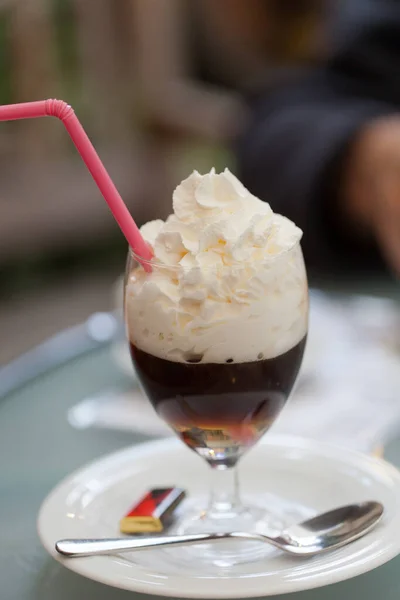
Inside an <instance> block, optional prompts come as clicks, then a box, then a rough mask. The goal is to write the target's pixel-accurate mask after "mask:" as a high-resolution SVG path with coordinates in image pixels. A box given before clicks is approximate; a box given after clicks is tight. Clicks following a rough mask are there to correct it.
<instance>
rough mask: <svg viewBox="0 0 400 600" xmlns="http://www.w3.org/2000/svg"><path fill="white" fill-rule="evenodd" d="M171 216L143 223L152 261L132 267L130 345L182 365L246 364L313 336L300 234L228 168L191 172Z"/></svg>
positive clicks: (128, 290) (127, 304)
mask: <svg viewBox="0 0 400 600" xmlns="http://www.w3.org/2000/svg"><path fill="white" fill-rule="evenodd" d="M173 209H174V213H173V214H172V215H170V216H169V217H168V218H167V220H166V221H161V220H157V221H151V222H149V223H146V224H145V225H143V227H142V228H141V232H142V235H143V237H144V238H145V239H146V241H147V242H148V243H149V244H150V245H151V246H152V248H153V252H154V263H155V266H154V267H153V270H152V272H151V273H147V272H146V271H145V270H144V269H143V268H142V267H141V266H140V265H135V267H134V268H133V270H132V271H131V272H130V274H129V276H128V282H127V287H126V298H125V313H126V321H127V328H128V333H129V336H130V340H131V342H132V343H133V344H134V345H136V346H137V347H138V348H140V349H141V350H144V351H145V352H148V353H150V354H153V355H155V356H158V357H160V358H165V359H167V360H171V361H178V362H207V363H209V362H217V363H221V362H225V361H229V362H231V361H232V360H233V361H235V362H248V361H253V360H261V359H267V358H273V357H276V356H279V355H280V354H282V353H284V352H286V351H287V350H290V348H292V347H293V346H295V345H296V344H297V343H298V342H299V341H300V340H301V339H302V338H303V337H304V335H305V334H306V331H307V318H308V294H307V278H306V273H305V268H304V262H303V257H302V253H301V249H300V245H299V244H298V242H299V241H300V239H301V236H302V232H301V230H300V229H299V228H298V227H296V225H295V224H294V223H292V221H290V220H289V219H286V218H285V217H283V216H281V215H278V214H275V213H274V212H273V211H272V209H271V207H270V206H269V204H267V203H266V202H262V201H261V200H259V199H258V198H256V197H255V196H253V195H252V194H251V193H250V192H249V191H248V190H247V189H246V188H245V187H244V186H243V185H242V183H241V182H240V181H239V180H238V179H237V178H236V177H235V176H234V175H232V173H230V172H229V171H228V169H225V171H224V172H223V173H220V174H217V173H215V170H214V169H212V170H211V171H210V173H208V174H206V175H200V174H199V173H198V172H197V171H194V172H193V173H192V175H190V176H189V177H188V178H187V179H185V180H184V181H183V182H182V183H181V184H180V185H179V186H178V187H177V188H176V190H175V192H174V194H173Z"/></svg>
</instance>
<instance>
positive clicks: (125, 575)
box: [38, 435, 400, 598]
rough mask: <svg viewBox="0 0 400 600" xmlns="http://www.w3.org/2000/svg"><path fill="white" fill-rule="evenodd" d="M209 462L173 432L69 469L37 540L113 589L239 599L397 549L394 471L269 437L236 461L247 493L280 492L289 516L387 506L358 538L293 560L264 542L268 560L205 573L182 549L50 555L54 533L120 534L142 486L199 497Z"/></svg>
mask: <svg viewBox="0 0 400 600" xmlns="http://www.w3.org/2000/svg"><path fill="white" fill-rule="evenodd" d="M208 468H209V467H207V465H205V464H203V462H202V461H201V459H199V458H198V457H196V456H195V455H194V454H193V453H191V452H190V451H188V450H187V449H185V448H184V446H183V445H182V443H181V442H179V441H178V440H175V439H167V440H162V441H157V442H150V443H147V444H143V445H141V446H134V447H132V448H128V449H126V450H123V451H120V452H117V453H116V454H112V455H110V456H108V457H105V458H103V459H101V460H99V461H97V462H95V463H93V464H90V465H88V466H87V467H85V468H83V469H82V470H81V471H79V472H78V473H76V474H74V475H72V476H70V477H69V478H68V479H66V480H65V481H64V482H62V483H61V484H60V485H59V486H58V487H57V488H56V489H55V490H54V491H53V492H52V493H51V494H50V495H49V496H48V498H47V499H46V500H45V502H44V504H43V506H42V508H41V510H40V514H39V519H38V531H39V535H40V538H41V540H42V542H43V544H44V546H45V548H46V549H47V551H48V552H49V553H50V554H51V555H52V556H53V557H54V558H56V559H57V560H59V561H60V562H62V563H63V564H64V565H65V566H66V567H68V568H69V569H71V570H73V571H76V572H77V573H80V574H81V575H84V576H86V577H89V578H91V579H94V580H96V581H100V582H103V583H106V584H108V585H112V586H115V587H118V588H124V589H128V590H134V591H137V592H145V593H146V592H147V593H150V594H158V595H163V596H179V597H187V598H244V597H254V596H268V595H274V594H283V593H287V592H294V591H299V590H304V589H310V588H315V587H319V586H323V585H327V584H330V583H335V582H337V581H341V580H344V579H348V578H350V577H354V576H355V575H359V574H361V573H364V572H366V571H369V570H371V569H374V568H375V567H378V566H379V565H382V564H383V563H385V562H387V561H388V560H390V559H391V558H394V557H395V556H396V555H397V554H398V553H399V552H400V536H399V531H400V511H399V507H400V473H399V472H398V471H397V469H395V468H394V467H393V466H391V465H389V464H388V463H385V462H384V461H382V460H378V459H375V458H371V457H370V456H366V455H363V454H359V453H356V452H352V451H349V450H344V449H340V448H336V447H333V446H330V445H325V444H321V443H318V442H314V441H308V440H303V439H301V438H295V437H289V436H274V435H270V436H269V441H268V436H267V439H266V443H264V444H260V445H259V446H257V447H255V448H254V449H253V450H252V451H251V452H250V453H249V454H248V456H246V457H245V458H244V459H243V461H242V464H241V468H240V471H241V479H242V485H243V489H244V490H245V491H246V493H247V494H249V493H250V494H251V495H253V496H255V495H257V496H259V497H260V498H261V497H262V496H263V495H265V494H266V492H268V494H267V495H269V497H270V499H271V498H272V497H273V495H279V496H281V497H283V498H284V499H286V503H287V505H288V506H289V508H290V507H292V508H293V514H296V515H299V514H303V515H311V514H315V513H317V512H319V511H323V510H327V509H330V508H332V507H334V506H337V505H341V504H347V503H351V502H357V501H362V500H370V499H374V500H378V501H380V502H382V503H383V504H384V506H385V514H384V518H383V520H382V521H381V523H380V524H379V525H378V526H377V527H376V528H375V529H374V530H373V531H372V532H371V533H369V534H368V535H367V536H365V537H364V538H362V539H360V540H358V541H357V542H354V543H353V544H350V545H349V546H346V547H344V548H342V549H338V550H336V551H333V552H331V553H328V554H323V555H321V556H319V557H314V558H311V559H306V560H304V559H302V560H299V559H297V558H292V557H289V556H286V555H283V554H282V553H280V552H279V551H277V550H275V549H272V548H271V552H270V555H269V556H268V558H267V559H264V560H263V561H259V562H256V563H249V564H243V565H240V566H238V567H235V568H234V569H229V570H224V569H220V570H210V571H208V572H203V571H201V569H199V567H198V566H196V564H193V562H192V561H190V560H189V558H188V559H187V560H186V561H185V560H184V559H183V560H182V550H181V549H180V550H179V549H169V550H165V549H164V550H151V551H147V552H141V553H138V552H136V553H130V554H127V555H126V554H125V555H120V556H117V555H115V556H98V557H91V558H79V559H69V560H68V559H63V558H62V557H61V556H59V555H57V554H56V552H55V550H54V544H55V542H56V540H58V539H60V538H74V537H77V538H85V537H103V536H106V537H107V536H116V535H118V521H119V519H120V517H121V516H122V515H123V514H124V513H125V512H126V510H127V509H128V508H129V507H130V506H131V505H132V504H133V503H134V502H135V501H136V500H137V498H138V497H139V496H140V495H141V494H142V493H143V491H144V490H146V489H148V488H150V487H157V486H163V485H179V486H180V487H184V488H186V489H187V490H188V492H189V494H190V496H191V497H192V498H193V497H198V496H201V495H203V494H204V493H205V490H206V489H207V484H208ZM271 494H272V496H271ZM175 553H177V554H175ZM215 569H217V568H215Z"/></svg>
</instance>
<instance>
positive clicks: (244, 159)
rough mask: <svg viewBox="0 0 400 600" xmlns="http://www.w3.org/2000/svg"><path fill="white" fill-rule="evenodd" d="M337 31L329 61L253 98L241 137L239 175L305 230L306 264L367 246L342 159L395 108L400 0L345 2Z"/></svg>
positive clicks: (347, 161)
mask: <svg viewBox="0 0 400 600" xmlns="http://www.w3.org/2000/svg"><path fill="white" fill-rule="evenodd" d="M333 34H334V35H333V42H334V51H333V53H332V58H331V59H330V60H329V62H328V63H327V64H326V65H325V66H324V67H321V68H320V69H318V70H316V71H314V72H312V73H310V74H308V75H305V76H303V77H301V78H300V79H299V80H298V82H297V83H293V84H291V85H290V86H287V87H286V88H285V89H281V90H277V91H276V92H274V93H272V94H271V93H270V94H269V95H267V96H266V97H265V98H261V99H260V100H258V102H257V103H256V105H255V106H254V107H253V111H254V112H253V122H252V125H251V126H250V127H249V129H248V130H247V132H246V134H245V135H244V137H243V138H242V139H241V141H240V143H239V146H238V163H239V171H240V172H239V175H240V177H241V178H242V180H243V182H244V183H245V185H247V186H248V187H249V188H250V189H251V191H252V192H253V193H255V194H256V195H258V196H260V197H261V198H262V199H264V200H266V201H268V202H270V203H271V205H272V206H273V208H274V210H275V211H277V212H281V213H283V214H285V215H287V216H288V217H290V218H292V219H293V220H294V221H295V222H296V223H297V224H298V225H299V226H300V227H301V228H302V229H303V230H304V241H303V247H304V249H305V253H306V258H307V260H308V262H309V264H311V265H312V264H315V263H319V264H324V265H333V264H335V262H336V263H338V262H339V263H340V261H341V259H343V256H344V254H346V256H347V255H348V254H349V252H350V253H351V256H350V257H349V258H350V259H351V258H354V257H355V255H356V254H357V252H359V253H360V254H363V253H364V252H365V251H366V248H364V247H363V244H362V243H357V244H353V243H352V242H353V239H354V238H357V236H358V235H359V232H358V231H357V227H355V229H354V230H353V231H351V233H350V235H349V232H348V231H346V228H347V226H348V225H349V229H351V220H352V218H353V216H354V223H356V221H357V219H358V217H360V222H361V225H363V223H362V220H363V219H362V214H361V213H362V212H363V211H364V210H365V206H363V207H362V209H363V211H361V212H360V215H359V214H358V208H357V202H354V205H355V207H354V208H355V214H354V215H353V214H352V212H351V210H350V212H348V205H349V206H351V205H352V204H353V198H352V197H351V199H350V200H349V199H348V198H347V197H346V194H347V193H348V190H351V185H349V184H348V183H347V180H348V179H349V177H350V179H352V175H351V174H350V175H349V173H348V169H349V168H351V166H350V165H352V164H353V163H355V162H356V159H357V158H358V157H357V156H356V157H354V155H353V154H354V145H355V144H357V143H359V140H360V138H361V139H362V137H363V132H364V130H365V129H366V128H369V127H370V124H371V123H375V120H376V119H380V118H381V117H385V116H387V115H393V114H395V113H396V111H397V109H399V110H400V66H399V65H400V1H399V0H352V1H351V2H342V3H341V5H340V9H339V12H338V20H337V23H336V27H335V28H334V32H333ZM377 122H378V123H379V121H377ZM356 147H357V146H356ZM358 172H359V171H358ZM361 185H362V182H361V181H360V186H361ZM399 191H400V190H399ZM368 201H371V202H372V200H368ZM347 219H348V221H349V223H350V224H349V223H346V220H347ZM366 222H367V221H366ZM399 228H400V220H399ZM363 233H364V232H363ZM365 234H366V237H368V236H369V235H371V237H374V236H375V232H372V231H369V230H366V231H365ZM360 237H362V236H360ZM399 240H400V229H399ZM357 242H360V240H357Z"/></svg>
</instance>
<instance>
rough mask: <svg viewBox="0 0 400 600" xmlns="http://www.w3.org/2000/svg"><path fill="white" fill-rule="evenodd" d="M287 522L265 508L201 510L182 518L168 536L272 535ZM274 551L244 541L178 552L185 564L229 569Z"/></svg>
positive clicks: (216, 543)
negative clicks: (236, 532)
mask: <svg viewBox="0 0 400 600" xmlns="http://www.w3.org/2000/svg"><path fill="white" fill-rule="evenodd" d="M285 525H286V522H285V520H284V519H282V518H280V517H279V516H278V515H274V514H273V513H271V512H267V511H266V510H265V508H264V507H261V506H256V505H247V506H243V507H240V509H239V510H237V511H235V510H232V511H224V512H220V513H218V512H212V511H208V510H204V511H202V512H200V513H199V512H197V513H194V512H192V514H190V513H189V514H187V515H184V516H183V519H182V520H180V521H179V523H177V524H176V526H175V527H174V528H173V531H171V533H177V534H189V533H229V532H232V531H245V532H257V533H263V532H265V533H266V532H267V531H268V532H269V533H275V532H278V531H281V530H282V529H284V528H285ZM271 552H273V549H272V547H271V546H269V545H268V544H264V543H263V542H257V541H255V542H253V541H246V540H226V541H214V542H211V543H209V544H207V543H205V544H199V545H195V546H190V545H188V546H187V547H186V548H184V549H180V551H179V558H180V559H182V560H183V561H184V562H186V561H190V562H192V561H197V562H198V563H201V564H202V565H213V566H215V567H220V568H229V567H233V566H235V565H238V564H242V563H248V562H253V561H257V560H261V559H263V558H265V557H266V556H268V555H270V554H271Z"/></svg>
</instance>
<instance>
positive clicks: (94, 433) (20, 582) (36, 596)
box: [0, 345, 400, 600]
mask: <svg viewBox="0 0 400 600" xmlns="http://www.w3.org/2000/svg"><path fill="white" fill-rule="evenodd" d="M127 384H128V381H127V380H126V378H125V377H124V375H123V374H122V373H121V372H120V370H119V369H118V367H117V366H116V365H115V363H114V362H113V360H112V353H111V348H110V346H109V345H103V346H101V347H99V348H97V349H92V350H91V351H90V352H87V353H86V354H84V355H81V356H80V357H79V358H76V359H73V360H69V361H67V362H66V363H64V364H62V365H61V366H59V367H57V368H54V369H52V370H50V371H49V372H47V373H44V374H42V375H41V376H40V377H38V378H36V379H35V380H33V381H31V382H30V383H25V384H24V385H23V386H20V387H18V388H16V389H14V390H13V391H11V392H9V393H8V394H7V395H6V396H4V397H3V398H0V473H1V478H0V527H1V536H0V582H1V588H0V598H1V599H2V600H14V599H15V600H50V599H51V600H53V599H57V600H67V599H68V600H71V598H73V599H74V600H80V599H81V598H82V599H86V598H96V600H111V599H112V600H123V599H127V598H128V596H129V595H130V597H132V592H126V591H123V590H117V589H114V588H108V587H106V586H103V585H101V584H98V583H96V582H93V581H90V580H87V579H84V578H83V577H81V576H79V575H76V574H75V573H72V572H70V571H69V570H67V569H66V568H64V567H63V566H61V565H60V564H58V563H57V562H56V561H54V560H53V559H51V558H50V557H49V556H48V555H47V554H46V552H45V550H44V549H43V548H42V546H41V544H40V541H39V538H38V535H37V533H36V516H37V513H38V510H39V507H40V505H41V503H42V501H43V499H44V498H45V497H46V495H47V494H48V492H50V490H51V489H52V488H53V487H54V486H55V485H56V484H57V483H58V482H59V481H60V480H61V479H62V478H63V477H65V476H66V475H68V474H69V473H71V471H73V470H75V469H77V468H78V467H80V466H82V465H83V464H85V463H87V462H88V461H91V460H93V459H96V458H98V457H100V456H103V455H105V454H107V453H109V452H112V451H114V450H117V449H119V448H122V447H124V446H127V445H129V444H132V443H140V442H142V441H145V440H146V439H148V438H146V437H145V436H140V435H137V434H136V435H133V434H128V433H122V432H117V431H111V430H100V429H83V430H78V429H75V428H73V427H72V426H71V425H70V424H69V422H68V420H67V411H68V409H69V407H71V406H73V405H75V404H76V403H78V402H79V401H80V400H82V399H83V398H85V397H86V396H89V395H93V394H96V393H98V392H101V391H104V389H110V388H118V387H120V386H122V385H127ZM385 455H386V458H387V459H388V460H390V461H392V462H393V463H394V464H396V465H397V466H400V436H399V439H398V440H396V441H395V442H393V443H391V444H390V446H388V447H387V448H386V451H385ZM399 533H400V532H399ZM399 570H400V556H399V557H398V558H396V559H394V560H392V561H391V562H389V563H387V564H386V565H384V566H382V567H380V568H378V569H376V570H375V571H373V572H370V573H367V574H365V575H362V576H360V577H357V578H354V579H352V580H349V581H346V582H342V583H339V584H335V585H332V586H328V587H325V588H320V589H317V590H311V591H307V592H301V593H298V594H290V596H289V595H288V596H286V595H285V596H280V598H282V599H283V600H286V599H289V597H290V598H291V599H292V600H295V599H296V600H306V599H307V600H339V599H340V600H347V599H349V600H350V599H353V598H356V597H357V598H363V600H377V599H380V598H384V599H385V600H398V599H399V598H400V575H399ZM134 596H136V594H134ZM137 596H139V595H137Z"/></svg>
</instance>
